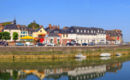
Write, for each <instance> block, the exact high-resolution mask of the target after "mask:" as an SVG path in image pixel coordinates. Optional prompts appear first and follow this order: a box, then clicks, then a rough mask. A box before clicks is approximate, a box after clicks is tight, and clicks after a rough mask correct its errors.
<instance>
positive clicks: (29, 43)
mask: <svg viewBox="0 0 130 80" xmlns="http://www.w3.org/2000/svg"><path fill="white" fill-rule="evenodd" d="M25 45H26V46H33V45H34V44H33V43H31V42H26V43H25Z"/></svg>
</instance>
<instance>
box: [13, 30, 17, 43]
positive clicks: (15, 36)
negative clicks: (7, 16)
mask: <svg viewBox="0 0 130 80" xmlns="http://www.w3.org/2000/svg"><path fill="white" fill-rule="evenodd" d="M13 40H14V41H16V40H18V33H17V32H14V33H13Z"/></svg>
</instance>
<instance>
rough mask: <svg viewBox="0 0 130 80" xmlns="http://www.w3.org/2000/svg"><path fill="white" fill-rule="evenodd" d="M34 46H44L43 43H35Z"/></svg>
mask: <svg viewBox="0 0 130 80" xmlns="http://www.w3.org/2000/svg"><path fill="white" fill-rule="evenodd" d="M36 46H45V44H43V43H37V44H36Z"/></svg>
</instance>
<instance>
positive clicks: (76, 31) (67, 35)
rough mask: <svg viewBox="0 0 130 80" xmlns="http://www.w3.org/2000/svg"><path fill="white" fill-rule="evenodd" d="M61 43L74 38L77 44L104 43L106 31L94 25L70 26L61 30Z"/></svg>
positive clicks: (64, 43)
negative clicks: (89, 26)
mask: <svg viewBox="0 0 130 80" xmlns="http://www.w3.org/2000/svg"><path fill="white" fill-rule="evenodd" d="M61 38H62V45H66V43H68V42H70V41H72V40H74V41H76V42H77V43H79V44H82V43H87V44H90V45H91V44H106V31H105V30H104V29H102V28H95V27H91V28H88V27H77V26H72V27H69V28H65V29H63V31H62V37H61Z"/></svg>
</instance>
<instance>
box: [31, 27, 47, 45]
mask: <svg viewBox="0 0 130 80" xmlns="http://www.w3.org/2000/svg"><path fill="white" fill-rule="evenodd" d="M46 34H47V32H46V31H45V29H44V28H43V27H41V28H39V29H37V30H35V31H34V32H33V33H32V36H33V37H34V39H35V40H36V41H37V42H41V43H43V42H44V40H45V36H46Z"/></svg>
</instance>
